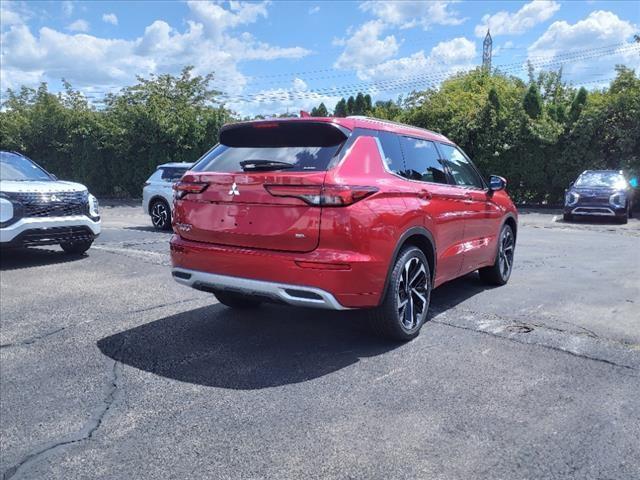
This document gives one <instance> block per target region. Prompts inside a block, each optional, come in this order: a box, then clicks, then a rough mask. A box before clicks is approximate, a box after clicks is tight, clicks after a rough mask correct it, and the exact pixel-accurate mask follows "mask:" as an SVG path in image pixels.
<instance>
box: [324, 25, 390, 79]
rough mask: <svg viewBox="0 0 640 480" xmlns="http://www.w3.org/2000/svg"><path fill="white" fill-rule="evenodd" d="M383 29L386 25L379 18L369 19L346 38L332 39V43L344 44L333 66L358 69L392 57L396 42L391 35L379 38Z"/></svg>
mask: <svg viewBox="0 0 640 480" xmlns="http://www.w3.org/2000/svg"><path fill="white" fill-rule="evenodd" d="M385 29H386V26H385V24H384V22H382V21H381V20H371V21H369V22H366V23H364V24H363V25H361V26H360V28H358V29H357V30H356V31H355V32H353V33H352V35H351V37H349V38H348V39H336V40H334V41H333V44H334V45H337V46H344V51H343V52H342V53H341V54H340V56H339V57H338V59H337V60H336V62H335V65H334V66H335V67H336V68H343V69H360V68H362V67H363V66H365V65H370V64H372V63H376V62H381V61H384V60H386V59H388V58H391V57H393V56H394V55H395V54H396V53H397V51H398V42H397V41H396V37H394V36H393V35H389V36H387V37H385V38H379V37H380V35H381V34H382V32H383V31H384V30H385ZM348 33H349V32H348Z"/></svg>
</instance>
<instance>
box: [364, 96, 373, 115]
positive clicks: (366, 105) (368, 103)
mask: <svg viewBox="0 0 640 480" xmlns="http://www.w3.org/2000/svg"><path fill="white" fill-rule="evenodd" d="M372 109H373V105H372V104H371V95H369V94H368V93H367V94H366V95H365V96H364V113H365V114H367V113H369V112H370V111H371V110H372Z"/></svg>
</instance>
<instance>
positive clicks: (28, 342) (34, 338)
mask: <svg viewBox="0 0 640 480" xmlns="http://www.w3.org/2000/svg"><path fill="white" fill-rule="evenodd" d="M66 329H67V327H60V328H56V329H54V330H48V331H46V332H43V333H40V334H37V335H34V336H32V337H28V338H25V339H24V340H20V341H19V342H11V343H3V344H2V345H0V348H11V347H21V346H24V345H31V344H32V343H35V342H37V341H38V340H42V339H43V338H47V337H50V336H51V335H55V334H56V333H60V332H62V331H63V330H66Z"/></svg>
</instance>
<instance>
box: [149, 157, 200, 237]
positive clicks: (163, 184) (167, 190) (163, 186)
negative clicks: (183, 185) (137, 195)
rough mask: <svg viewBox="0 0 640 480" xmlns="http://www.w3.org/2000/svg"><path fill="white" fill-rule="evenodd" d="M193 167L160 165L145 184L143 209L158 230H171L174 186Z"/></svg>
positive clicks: (172, 164) (189, 165) (181, 164)
mask: <svg viewBox="0 0 640 480" xmlns="http://www.w3.org/2000/svg"><path fill="white" fill-rule="evenodd" d="M192 166H193V164H192V163H165V164H163V165H159V166H158V168H157V170H156V171H155V172H153V175H151V176H150V177H149V179H148V180H147V181H146V182H144V188H143V189H142V209H143V210H144V213H146V214H148V215H149V216H150V217H151V223H152V224H153V226H154V227H155V228H157V229H158V230H168V229H170V228H171V211H172V209H173V189H172V187H173V184H174V183H175V182H177V181H178V180H180V178H182V175H183V174H184V172H186V171H187V170H189V169H190V168H191V167H192Z"/></svg>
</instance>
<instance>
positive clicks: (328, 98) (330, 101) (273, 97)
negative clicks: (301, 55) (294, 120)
mask: <svg viewBox="0 0 640 480" xmlns="http://www.w3.org/2000/svg"><path fill="white" fill-rule="evenodd" d="M340 98H342V95H326V94H320V93H317V92H314V91H312V90H309V87H308V85H307V83H306V82H305V81H304V80H302V79H301V78H294V79H293V81H292V82H291V84H290V85H289V86H285V87H281V88H274V89H264V90H260V91H259V92H257V93H256V94H254V95H251V97H250V100H251V101H250V102H241V101H238V100H237V99H236V101H234V100H233V99H232V100H231V101H230V103H229V105H230V107H232V108H233V109H234V110H236V111H241V112H242V114H243V115H249V116H255V115H258V114H280V113H286V112H289V113H298V112H299V111H300V110H304V111H307V112H308V111H311V109H312V108H313V107H317V106H318V105H319V104H320V103H321V102H323V103H324V104H325V106H326V107H327V109H329V110H332V109H333V108H334V107H335V104H336V103H337V102H338V100H340Z"/></svg>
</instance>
